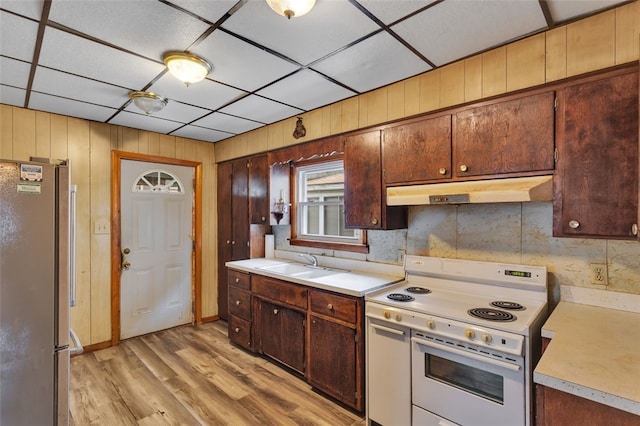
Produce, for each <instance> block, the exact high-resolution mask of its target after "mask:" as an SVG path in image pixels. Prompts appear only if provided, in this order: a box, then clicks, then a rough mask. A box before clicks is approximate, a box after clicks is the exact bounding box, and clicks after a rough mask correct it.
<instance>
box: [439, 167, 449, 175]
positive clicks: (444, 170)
mask: <svg viewBox="0 0 640 426" xmlns="http://www.w3.org/2000/svg"><path fill="white" fill-rule="evenodd" d="M438 173H440V174H441V175H446V174H447V169H445V168H444V167H440V170H438Z"/></svg>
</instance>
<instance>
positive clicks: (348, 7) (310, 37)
mask: <svg viewBox="0 0 640 426" xmlns="http://www.w3.org/2000/svg"><path fill="white" fill-rule="evenodd" d="M222 26H223V27H224V28H225V29H228V30H229V31H232V32H234V33H236V34H240V35H242V36H244V37H246V38H248V39H249V40H253V41H254V42H256V43H259V44H260V45H263V46H266V47H268V48H270V49H272V50H274V51H277V52H280V53H282V54H284V55H285V56H287V57H288V58H290V59H293V60H294V61H297V62H298V63H300V64H302V65H308V64H310V63H311V62H313V61H315V60H317V59H320V58H322V57H324V56H325V55H328V54H329V53H331V52H334V51H335V50H337V49H340V48H341V47H343V46H345V45H347V44H349V43H351V42H353V41H354V40H357V39H359V38H361V37H363V36H365V35H367V34H369V33H371V32H373V31H376V30H379V29H380V27H379V26H378V25H376V24H375V23H374V22H373V21H372V20H371V19H369V18H368V17H367V16H366V15H365V14H364V13H362V12H361V11H360V10H358V9H357V8H356V7H355V6H353V5H352V4H351V3H349V2H348V1H347V0H329V1H326V0H325V1H317V2H316V4H315V6H314V8H313V9H311V11H310V12H309V13H308V14H306V15H304V16H301V17H300V18H295V17H294V18H292V19H290V20H288V19H287V18H285V17H284V16H281V15H278V14H277V13H275V12H274V11H273V10H271V8H270V7H269V6H268V5H267V3H266V2H265V1H249V2H247V3H246V4H245V5H244V6H242V7H241V8H240V9H239V10H238V11H237V12H236V13H234V14H233V15H232V16H231V18H229V19H228V20H227V21H226V22H225V23H224V24H223V25H222Z"/></svg>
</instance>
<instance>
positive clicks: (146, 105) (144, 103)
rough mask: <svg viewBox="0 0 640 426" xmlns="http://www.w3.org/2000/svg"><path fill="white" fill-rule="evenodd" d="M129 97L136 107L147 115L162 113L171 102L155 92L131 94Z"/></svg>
mask: <svg viewBox="0 0 640 426" xmlns="http://www.w3.org/2000/svg"><path fill="white" fill-rule="evenodd" d="M129 97H130V98H131V99H132V100H133V103H134V104H135V106H137V107H138V108H140V109H141V110H143V111H144V112H145V114H147V115H150V114H152V113H154V112H158V111H160V110H161V109H162V108H164V107H165V105H166V104H167V102H169V100H168V99H167V98H163V97H162V96H160V95H156V94H155V93H153V92H131V93H129Z"/></svg>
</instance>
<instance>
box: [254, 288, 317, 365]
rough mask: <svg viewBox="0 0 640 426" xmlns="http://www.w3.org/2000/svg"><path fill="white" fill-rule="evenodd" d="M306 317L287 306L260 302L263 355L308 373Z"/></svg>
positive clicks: (260, 347)
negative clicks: (305, 352)
mask: <svg viewBox="0 0 640 426" xmlns="http://www.w3.org/2000/svg"><path fill="white" fill-rule="evenodd" d="M304 320H305V315H304V314H302V313H300V312H297V311H294V310H292V309H288V308H286V307H284V306H280V305H276V304H273V303H269V302H267V301H264V300H259V301H258V324H257V327H256V328H257V329H258V330H259V335H260V337H259V339H260V343H259V345H260V346H259V351H260V352H262V353H263V354H265V355H268V356H270V357H272V358H274V359H276V360H278V361H280V362H281V363H283V364H285V365H287V366H289V367H291V368H293V369H294V370H297V371H299V372H301V373H304V367H305V363H304V362H305V357H304V347H305V321H304Z"/></svg>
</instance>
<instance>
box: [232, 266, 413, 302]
mask: <svg viewBox="0 0 640 426" xmlns="http://www.w3.org/2000/svg"><path fill="white" fill-rule="evenodd" d="M282 263H297V262H291V261H289V260H286V259H278V258H270V259H268V258H256V259H246V260H236V261H232V262H227V263H225V265H226V266H227V267H229V268H231V269H235V270H237V271H244V272H249V273H252V274H259V275H264V276H267V277H271V278H277V279H279V280H284V281H289V282H293V283H297V284H302V285H306V286H308V287H314V288H319V289H322V290H329V291H333V292H336V293H341V294H346V295H350V296H356V297H362V296H364V295H365V294H367V293H369V292H371V291H374V290H378V289H380V288H382V287H385V286H388V285H390V284H393V283H395V282H398V281H401V280H403V279H404V276H397V275H381V274H368V273H364V272H359V271H357V272H356V271H348V270H343V271H336V273H335V274H332V275H329V276H325V277H319V278H311V279H302V278H298V277H295V276H291V275H283V274H277V273H273V272H270V271H268V270H266V269H261V268H264V267H265V266H273V265H278V264H282Z"/></svg>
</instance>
